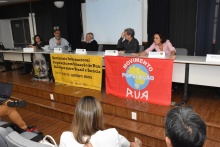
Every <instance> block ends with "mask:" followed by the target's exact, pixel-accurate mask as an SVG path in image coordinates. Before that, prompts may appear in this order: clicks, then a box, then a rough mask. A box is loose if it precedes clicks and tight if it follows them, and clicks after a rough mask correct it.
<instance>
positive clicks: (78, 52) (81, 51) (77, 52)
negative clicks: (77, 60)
mask: <svg viewBox="0 0 220 147" xmlns="http://www.w3.org/2000/svg"><path fill="white" fill-rule="evenodd" d="M75 53H76V54H82V55H86V54H87V52H86V49H76V52H75Z"/></svg>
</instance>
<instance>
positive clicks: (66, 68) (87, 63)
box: [50, 54, 102, 91]
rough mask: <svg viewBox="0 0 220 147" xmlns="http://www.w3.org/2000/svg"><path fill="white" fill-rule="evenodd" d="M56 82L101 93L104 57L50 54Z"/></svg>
mask: <svg viewBox="0 0 220 147" xmlns="http://www.w3.org/2000/svg"><path fill="white" fill-rule="evenodd" d="M50 59H51V66H52V70H53V75H54V78H55V82H59V83H64V84H68V85H72V86H77V87H84V88H90V89H95V90H99V91H101V85H102V84H101V83H102V56H89V55H73V54H69V55H68V54H50Z"/></svg>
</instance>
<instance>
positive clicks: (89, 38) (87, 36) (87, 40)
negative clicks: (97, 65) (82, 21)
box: [86, 34, 92, 42]
mask: <svg viewBox="0 0 220 147" xmlns="http://www.w3.org/2000/svg"><path fill="white" fill-rule="evenodd" d="M91 39H92V38H91V36H90V35H88V34H87V35H86V42H89V41H90V40H91Z"/></svg>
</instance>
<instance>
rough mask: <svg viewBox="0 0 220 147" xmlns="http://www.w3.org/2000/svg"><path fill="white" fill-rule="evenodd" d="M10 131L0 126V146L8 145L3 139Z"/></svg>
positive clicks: (5, 146) (6, 146)
mask: <svg viewBox="0 0 220 147" xmlns="http://www.w3.org/2000/svg"><path fill="white" fill-rule="evenodd" d="M9 133H10V132H9V131H8V130H7V129H5V128H2V127H0V146H1V147H8V145H7V143H6V140H5V137H6V136H7V135H8V134H9Z"/></svg>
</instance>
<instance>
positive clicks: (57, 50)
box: [53, 48, 63, 53]
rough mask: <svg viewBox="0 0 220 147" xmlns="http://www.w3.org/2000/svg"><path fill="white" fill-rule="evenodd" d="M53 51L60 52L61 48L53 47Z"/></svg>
mask: <svg viewBox="0 0 220 147" xmlns="http://www.w3.org/2000/svg"><path fill="white" fill-rule="evenodd" d="M53 52H54V53H62V52H63V50H62V48H54V50H53Z"/></svg>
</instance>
